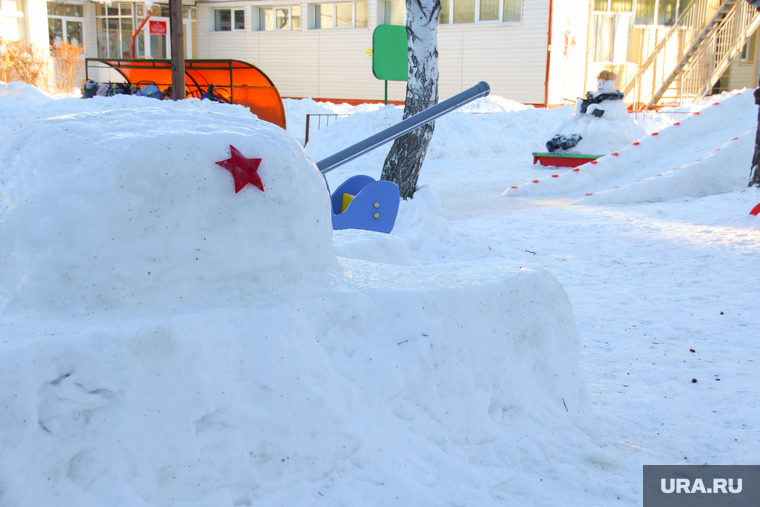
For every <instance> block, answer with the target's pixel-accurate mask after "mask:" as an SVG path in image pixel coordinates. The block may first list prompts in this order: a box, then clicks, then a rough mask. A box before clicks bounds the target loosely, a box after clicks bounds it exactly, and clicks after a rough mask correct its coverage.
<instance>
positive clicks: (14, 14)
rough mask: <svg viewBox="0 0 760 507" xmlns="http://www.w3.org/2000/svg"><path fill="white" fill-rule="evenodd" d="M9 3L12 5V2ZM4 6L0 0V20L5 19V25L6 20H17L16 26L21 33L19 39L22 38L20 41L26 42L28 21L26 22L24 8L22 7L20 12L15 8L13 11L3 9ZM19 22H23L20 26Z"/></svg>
mask: <svg viewBox="0 0 760 507" xmlns="http://www.w3.org/2000/svg"><path fill="white" fill-rule="evenodd" d="M8 3H10V2H8ZM14 3H15V2H14ZM3 4H4V2H2V1H1V0H0V18H3V23H5V18H7V19H15V20H16V26H17V27H19V29H20V30H19V31H20V32H21V33H20V34H19V37H21V39H19V40H22V41H26V21H25V20H24V11H23V7H22V10H20V11H17V10H15V7H14V10H12V11H11V10H8V9H3ZM19 21H21V23H20V24H19ZM0 26H2V24H0Z"/></svg>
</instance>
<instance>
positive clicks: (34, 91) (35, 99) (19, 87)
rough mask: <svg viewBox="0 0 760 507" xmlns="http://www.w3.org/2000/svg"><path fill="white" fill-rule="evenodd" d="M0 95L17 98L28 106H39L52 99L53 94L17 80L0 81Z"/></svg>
mask: <svg viewBox="0 0 760 507" xmlns="http://www.w3.org/2000/svg"><path fill="white" fill-rule="evenodd" d="M0 97H4V98H6V99H12V100H17V101H19V102H23V103H24V104H28V105H30V106H41V105H42V104H45V103H47V102H50V101H51V100H53V96H52V95H50V94H49V93H46V92H43V91H42V90H40V89H39V88H37V87H35V86H32V85H29V84H26V83H20V82H18V81H12V82H10V83H3V82H2V81H0Z"/></svg>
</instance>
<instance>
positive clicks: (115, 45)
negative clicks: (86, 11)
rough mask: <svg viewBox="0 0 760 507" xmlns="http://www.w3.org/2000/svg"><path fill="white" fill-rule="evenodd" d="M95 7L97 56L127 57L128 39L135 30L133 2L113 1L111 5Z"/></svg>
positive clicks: (128, 54)
mask: <svg viewBox="0 0 760 507" xmlns="http://www.w3.org/2000/svg"><path fill="white" fill-rule="evenodd" d="M140 7H142V5H141V6H140ZM96 9H97V10H96V16H95V28H96V34H97V38H98V56H99V57H100V58H129V57H130V50H129V41H130V38H131V37H132V33H133V32H134V30H135V25H134V6H133V4H131V3H115V2H114V3H112V4H111V5H103V4H101V5H98V6H96Z"/></svg>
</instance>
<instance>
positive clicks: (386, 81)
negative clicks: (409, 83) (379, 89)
mask: <svg viewBox="0 0 760 507" xmlns="http://www.w3.org/2000/svg"><path fill="white" fill-rule="evenodd" d="M385 105H386V106H387V105H388V80H387V79H386V80H385Z"/></svg>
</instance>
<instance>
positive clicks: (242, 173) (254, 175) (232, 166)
mask: <svg viewBox="0 0 760 507" xmlns="http://www.w3.org/2000/svg"><path fill="white" fill-rule="evenodd" d="M230 152H231V153H232V156H231V157H230V158H228V159H227V160H222V161H221V162H217V164H218V165H220V166H222V167H224V168H225V169H227V170H228V171H229V172H231V173H232V177H233V178H235V193H236V194H237V193H238V192H240V191H241V190H242V189H243V187H244V186H246V185H247V184H249V183H250V184H251V185H254V186H256V187H258V188H259V189H260V190H261V191H262V192H263V191H264V184H263V183H262V182H261V178H260V177H259V173H258V170H259V164H261V159H260V158H245V157H244V156H243V154H242V153H240V151H239V150H238V149H237V148H235V147H234V146H232V145H230Z"/></svg>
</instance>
